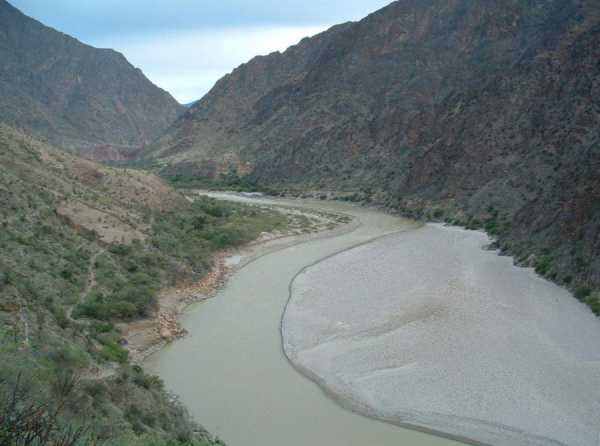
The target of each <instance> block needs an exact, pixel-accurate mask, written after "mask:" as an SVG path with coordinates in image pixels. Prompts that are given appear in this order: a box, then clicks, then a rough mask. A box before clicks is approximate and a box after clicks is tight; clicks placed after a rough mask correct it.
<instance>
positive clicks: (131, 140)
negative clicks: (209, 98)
mask: <svg viewBox="0 0 600 446" xmlns="http://www.w3.org/2000/svg"><path fill="white" fill-rule="evenodd" d="M183 109H184V108H183V106H181V105H179V104H178V103H177V101H175V99H173V98H172V97H171V96H170V95H169V94H168V93H167V92H165V91H163V90H161V89H160V88H158V87H156V86H155V85H153V84H152V83H151V82H150V81H149V80H148V79H147V78H146V77H145V76H144V74H143V73H142V72H141V71H140V70H139V69H136V68H135V67H133V66H132V65H131V64H130V63H129V62H128V61H127V60H126V59H125V57H123V55H121V54H119V53H117V52H115V51H112V50H107V49H96V48H93V47H90V46H88V45H84V44H82V43H81V42H79V41H77V40H75V39H73V38H72V37H69V36H67V35H65V34H62V33H60V32H58V31H55V30H53V29H51V28H47V27H45V26H44V25H42V24H41V23H39V22H37V21H35V20H33V19H31V18H29V17H27V16H25V15H23V14H22V13H21V12H20V11H18V10H17V9H15V8H14V7H12V6H11V5H10V4H9V3H8V2H6V1H5V0H0V121H1V122H4V123H6V124H9V125H11V126H13V127H17V128H20V129H22V130H24V131H26V132H27V133H30V134H32V135H34V136H36V137H38V138H42V139H45V140H47V141H49V142H51V143H53V144H54V145H56V146H60V147H62V148H66V149H69V150H71V151H74V152H78V153H80V154H85V155H86V156H89V157H92V158H97V159H120V158H123V157H127V156H130V155H131V152H132V151H135V150H137V149H139V148H140V147H141V146H143V145H145V144H148V143H149V142H151V141H152V140H153V139H155V138H156V137H157V136H158V135H159V134H160V133H161V132H163V131H164V130H165V129H166V128H167V127H168V126H169V125H170V124H171V123H172V122H173V121H174V120H175V118H176V117H177V115H178V114H179V113H181V112H182V111H183Z"/></svg>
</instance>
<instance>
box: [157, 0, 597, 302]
mask: <svg viewBox="0 0 600 446" xmlns="http://www.w3.org/2000/svg"><path fill="white" fill-rule="evenodd" d="M599 60H600V4H599V3H598V2H596V1H590V0H529V1H524V0H509V1H504V2H488V1H486V2H473V1H471V0H451V1H447V0H399V1H396V2H393V3H392V4H390V5H389V6H388V7H386V8H384V9H382V10H380V11H377V12H375V13H374V14H372V15H370V16H368V17H367V18H365V19H364V20H362V21H360V22H357V23H347V24H344V25H340V26H337V27H334V28H332V29H331V30H329V31H327V32H325V33H323V34H320V35H318V36H316V37H314V38H311V39H305V40H303V41H302V42H300V43H299V44H298V45H296V46H295V47H292V48H290V49H289V50H287V51H286V52H285V53H274V54H271V55H269V56H266V57H258V58H255V59H253V60H252V61H250V62H249V63H247V64H245V65H242V66H241V67H239V68H237V69H236V70H235V71H234V72H233V73H231V74H230V75H228V76H226V77H224V78H223V79H221V80H220V81H219V82H218V83H217V84H216V86H215V87H214V88H213V89H212V91H211V92H210V93H209V94H208V95H206V96H205V97H204V98H203V99H202V100H201V101H199V102H197V103H196V104H195V105H194V106H193V107H192V108H191V110H190V111H189V112H187V113H186V114H185V115H183V116H182V117H181V118H180V119H179V120H178V121H177V122H176V123H175V125H173V126H172V127H171V128H170V130H169V131H168V132H167V133H166V135H164V136H163V137H162V138H161V139H160V141H159V142H158V143H157V144H156V145H154V146H153V149H152V150H151V151H150V152H147V156H148V157H150V158H154V159H158V160H161V161H162V162H163V163H164V164H165V165H169V166H170V167H169V169H168V171H169V172H171V173H173V172H177V169H178V168H182V169H183V172H185V173H190V172H191V173H194V172H196V173H199V174H206V173H214V172H218V169H214V168H213V169H211V168H210V167H211V166H213V165H215V164H216V165H222V164H223V163H225V164H226V165H227V164H229V165H231V167H232V168H240V167H241V169H238V170H239V171H240V174H244V173H245V172H246V171H247V170H248V168H249V167H251V169H252V171H253V173H252V174H251V175H252V176H253V177H254V178H255V179H257V180H258V181H259V183H262V184H263V185H268V186H278V187H280V188H283V189H285V188H296V189H300V190H307V189H317V190H334V191H350V192H356V193H357V195H356V198H357V199H360V198H366V199H369V200H373V201H377V202H379V203H382V204H384V205H386V206H389V207H392V208H396V209H403V210H404V211H406V212H410V213H412V215H416V216H420V215H430V216H432V217H433V216H435V218H437V219H444V218H448V219H449V220H453V221H454V220H456V221H459V222H461V223H465V224H470V225H471V226H474V227H477V226H483V225H485V226H486V227H487V229H488V230H489V231H490V232H492V233H493V234H495V235H497V236H498V237H499V238H500V243H501V245H502V247H503V248H505V249H507V250H510V251H511V252H513V253H515V254H517V255H518V256H519V257H521V258H522V260H525V259H528V258H529V260H530V262H531V264H533V265H536V266H537V267H538V270H539V271H540V272H541V273H543V274H546V275H547V276H549V277H551V278H553V279H555V280H557V281H559V282H563V283H567V284H573V286H577V287H580V288H582V290H583V291H585V287H600V238H599V236H598V234H599V232H600V231H599V228H600V175H599V173H598V172H600V102H599V101H600V64H599V63H598V61H599ZM194 166H195V168H194ZM531 254H534V256H531ZM584 294H585V293H584ZM598 310H599V311H600V307H599V308H598Z"/></svg>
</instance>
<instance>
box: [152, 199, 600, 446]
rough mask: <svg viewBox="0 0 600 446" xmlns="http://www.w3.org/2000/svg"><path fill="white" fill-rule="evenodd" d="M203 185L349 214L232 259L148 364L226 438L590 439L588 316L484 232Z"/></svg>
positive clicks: (595, 366)
mask: <svg viewBox="0 0 600 446" xmlns="http://www.w3.org/2000/svg"><path fill="white" fill-rule="evenodd" d="M215 196H216V197H218V198H226V199H235V200H242V201H251V202H257V203H261V204H265V203H267V204H269V203H270V204H273V203H275V204H277V205H294V206H299V207H302V206H304V207H309V208H312V209H321V210H324V211H328V212H339V213H345V214H349V215H352V216H353V217H354V219H355V220H354V221H355V223H354V225H352V226H349V227H347V229H346V231H338V232H335V233H330V234H324V235H323V236H322V237H321V238H319V239H316V240H304V241H302V242H301V243H298V244H296V245H294V246H288V247H285V244H283V245H281V244H280V246H277V243H275V244H274V245H273V246H270V247H269V245H268V244H267V245H265V246H264V247H263V248H264V251H263V253H262V254H263V255H262V256H260V255H257V254H260V249H259V252H258V253H257V251H256V250H254V251H253V252H249V251H248V252H242V253H240V256H236V257H235V259H234V260H235V261H242V264H243V262H244V260H245V259H246V260H248V259H250V258H252V259H253V260H252V261H251V262H250V263H248V264H247V265H245V266H243V267H241V268H239V270H238V271H237V272H235V273H234V274H233V275H232V277H231V278H230V280H229V281H228V283H227V285H226V287H225V288H224V289H223V290H221V291H220V292H219V293H218V295H217V296H216V297H215V298H214V299H212V300H209V301H207V302H204V303H201V304H198V305H195V306H193V307H191V308H190V309H189V311H188V312H187V313H186V314H185V315H184V317H183V319H182V322H183V324H184V326H185V328H186V329H187V330H188V331H189V332H190V335H189V336H188V337H187V338H185V339H183V340H181V341H179V342H177V343H175V344H173V345H171V346H169V347H167V348H166V349H164V350H163V351H161V352H159V353H158V354H156V355H154V356H153V357H151V358H150V359H149V360H148V361H147V364H146V366H147V368H148V369H149V370H150V371H152V372H154V373H156V374H158V375H159V376H161V377H162V378H163V379H164V381H165V383H166V385H167V387H168V388H169V389H171V390H172V391H173V392H174V393H176V394H178V395H179V396H180V398H181V400H182V402H183V403H184V404H185V405H186V406H187V407H188V408H189V409H190V411H191V412H192V414H193V415H194V416H195V417H196V418H197V419H198V420H199V421H201V422H202V423H203V425H204V427H206V428H207V429H208V430H209V431H210V432H212V433H214V434H216V435H218V436H219V437H220V438H222V439H223V440H224V441H225V442H226V443H227V444H228V445H230V446H247V445H252V446H254V445H256V446H258V445H261V446H264V445H267V446H280V445H286V446H295V445H298V446H300V445H302V446H304V445H307V444H317V445H328V446H338V445H339V446H354V445H356V446H358V445H361V446H363V445H366V444H368V445H374V446H437V445H458V444H461V443H458V442H457V441H455V440H462V441H463V443H464V442H466V441H468V440H467V438H471V439H474V440H477V441H479V442H480V444H494V445H499V446H517V445H518V446H541V445H543V446H546V445H555V446H558V445H563V446H564V445H569V446H588V445H589V446H597V445H598V444H600V442H599V441H598V440H600V435H599V434H598V429H597V426H598V424H597V421H598V414H599V413H600V344H598V342H597V340H598V339H600V322H599V321H598V319H597V318H595V317H594V316H593V314H592V313H591V312H590V311H589V309H587V308H586V307H585V306H583V305H582V304H580V303H579V302H577V301H576V300H575V299H573V298H572V296H570V295H569V293H568V292H567V291H566V290H564V289H562V288H560V287H558V286H556V285H554V284H551V283H549V282H547V281H545V280H543V279H541V278H539V277H537V276H536V275H535V274H534V272H533V271H532V270H528V269H522V268H517V267H515V266H513V263H512V260H511V259H510V258H507V257H499V256H497V255H496V253H494V252H490V251H486V250H484V249H483V248H484V246H485V245H486V244H487V243H489V239H488V238H487V236H486V235H485V234H483V233H480V232H475V231H464V230H462V229H458V228H445V227H443V226H441V225H426V226H422V225H418V224H416V223H414V222H412V221H409V220H406V219H402V218H398V217H395V216H391V215H387V214H385V213H382V212H378V211H375V210H371V209H366V208H360V207H355V206H351V205H346V204H338V203H329V202H327V203H324V202H306V201H301V200H293V201H283V200H282V201H279V200H278V201H275V202H273V201H271V200H268V199H260V198H252V199H248V198H241V197H237V196H232V195H218V194H215ZM282 334H283V344H282ZM284 351H285V353H284ZM286 353H287V356H286ZM288 357H289V358H290V359H291V362H290V361H289V360H288ZM298 370H301V371H302V372H303V374H300V373H299V372H298ZM305 376H310V377H311V379H312V381H311V380H309V379H307V378H306V377H305ZM315 382H318V383H319V384H320V387H319V386H317V385H316V384H315ZM344 407H345V408H348V409H352V410H354V411H355V412H353V411H351V410H347V409H345V408H344ZM359 413H361V414H365V415H369V416H370V417H365V416H363V415H360V414H359ZM376 418H377V419H384V420H387V421H389V422H390V424H388V423H384V422H381V421H378V420H377V419H376ZM407 426H409V427H411V428H412V429H408V428H407ZM415 426H420V427H421V428H424V429H425V430H426V431H427V432H428V433H424V432H419V431H417V430H415V429H414V427H415ZM431 432H443V433H445V434H441V433H440V434H437V435H432V434H431ZM444 435H446V436H445V437H444ZM450 437H452V438H454V439H455V440H452V439H450Z"/></svg>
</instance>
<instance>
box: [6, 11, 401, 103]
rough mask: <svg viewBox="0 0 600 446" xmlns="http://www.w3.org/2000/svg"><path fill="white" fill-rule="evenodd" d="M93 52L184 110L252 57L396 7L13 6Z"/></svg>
mask: <svg viewBox="0 0 600 446" xmlns="http://www.w3.org/2000/svg"><path fill="white" fill-rule="evenodd" d="M9 1H10V2H11V3H12V4H13V5H14V6H16V7H17V8H19V9H20V10H21V11H23V12H24V13H25V14H27V15H29V16H31V17H34V18H36V19H38V20H40V21H41V22H43V23H45V24H46V25H48V26H52V27H53V28H56V29H58V30H60V31H63V32H65V33H67V34H70V35H72V36H74V37H77V38H78V39H79V40H81V41H83V42H85V43H88V44H90V45H94V46H98V47H102V48H114V49H116V50H118V51H121V52H122V53H124V54H125V56H126V57H127V58H128V59H129V60H130V61H131V62H132V63H133V64H134V65H135V66H137V67H139V68H141V69H142V70H143V71H144V73H145V74H146V76H148V77H149V78H150V79H151V80H152V81H153V82H154V83H156V84H157V85H159V86H160V87H162V88H164V89H165V90H168V91H169V92H170V93H171V94H172V95H173V96H175V98H176V99H177V100H179V101H180V102H182V103H187V102H191V101H193V100H196V99H199V98H200V97H202V96H203V95H204V94H205V93H206V92H207V91H208V90H209V89H210V88H211V87H212V86H213V85H214V83H215V82H216V81H217V80H218V79H219V78H221V77H222V76H223V75H225V74H227V73H229V72H230V71H231V70H233V69H234V68H235V67H237V66H238V65H240V64H241V63H243V62H246V61H248V60H249V59H250V58H252V57H253V56H256V55H259V54H268V53H270V52H272V51H283V50H285V49H286V48H287V47H289V46H290V45H293V44H295V43H297V42H298V41H300V39H302V38H303V37H306V36H310V35H313V34H316V33H318V32H321V31H324V30H325V29H327V28H329V27H330V26H332V25H335V24H337V23H342V22H345V21H348V20H358V19H360V18H362V17H364V16H366V15H367V14H369V13H370V12H373V11H375V10H377V9H379V8H381V7H383V6H385V5H386V4H388V3H390V2H391V0H9Z"/></svg>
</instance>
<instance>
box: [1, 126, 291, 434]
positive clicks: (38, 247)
mask: <svg viewBox="0 0 600 446" xmlns="http://www.w3.org/2000/svg"><path fill="white" fill-rule="evenodd" d="M34 155H35V156H34ZM88 177H89V178H92V179H93V181H91V180H90V181H88V180H86V178H88ZM99 178H100V179H105V181H99V180H98V179H99ZM64 203H77V205H76V206H73V208H74V209H75V208H76V209H79V210H80V211H79V214H77V213H74V214H73V215H65V214H61V213H60V212H58V209H59V208H60V207H61V206H62V205H63V204H64ZM88 209H93V210H94V213H93V214H90V215H93V218H91V219H89V218H88V219H86V218H87V217H85V215H84V214H85V213H86V212H88ZM116 221H118V223H115V224H117V225H119V227H120V229H121V230H122V231H125V232H123V234H124V235H125V236H124V240H122V241H121V240H120V239H117V238H116V237H112V236H111V234H110V232H107V231H110V230H111V225H112V224H113V223H114V222H116ZM286 224H287V219H286V217H285V216H283V215H281V214H279V213H277V212H274V211H271V210H268V209H261V208H254V207H246V206H242V205H236V204H224V203H219V202H217V201H215V200H211V199H208V198H201V199H198V200H197V201H196V202H195V203H193V204H190V203H188V202H187V201H186V200H185V199H183V198H182V197H180V196H179V195H177V194H175V193H174V192H173V191H172V189H171V188H169V187H167V186H165V185H164V183H162V182H161V181H160V180H158V179H153V177H150V176H149V175H148V174H144V173H141V172H129V171H126V170H122V169H111V168H107V167H102V166H97V165H94V164H92V163H89V162H87V161H79V160H77V159H75V158H72V157H69V156H68V155H66V154H60V153H58V152H54V151H53V150H52V149H50V148H48V147H46V146H43V145H41V144H39V143H37V142H35V141H32V140H29V139H27V138H26V137H23V136H21V135H18V134H17V133H15V132H13V131H12V130H8V129H6V128H4V127H1V126H0V225H1V230H0V250H1V251H2V256H1V258H0V361H2V363H3V367H2V368H0V392H1V393H2V395H4V396H6V395H12V394H13V393H14V394H17V395H18V397H19V401H18V403H16V404H12V405H11V404H6V401H9V400H10V398H8V399H6V398H2V403H0V405H1V407H0V440H1V441H0V444H11V445H13V444H14V445H17V444H32V445H33V444H35V445H36V446H38V445H39V446H41V445H52V446H63V445H64V446H67V445H73V446H75V445H77V446H79V445H84V444H86V445H88V444H106V445H110V446H113V445H114V446H116V445H119V446H120V445H139V446H141V445H144V446H145V445H156V446H163V445H164V446H167V445H169V446H175V445H188V446H200V445H210V444H218V443H217V442H216V440H213V439H211V437H210V436H209V435H207V434H205V433H193V432H195V431H199V428H198V427H197V426H195V425H194V423H193V422H192V421H190V419H189V417H188V415H187V413H186V412H185V410H184V409H183V407H182V406H181V405H180V404H178V403H177V401H176V400H174V399H173V397H172V396H170V395H168V394H167V393H166V391H165V390H164V388H163V386H162V383H161V382H160V380H158V379H157V378H155V377H151V376H148V375H146V374H145V373H144V372H143V371H142V370H141V369H139V368H136V367H132V366H131V365H130V363H129V359H128V351H127V349H126V348H125V346H124V345H123V340H122V335H121V333H120V331H119V329H118V328H116V326H115V324H113V322H117V321H119V322H120V321H129V320H133V319H137V318H143V317H146V316H147V315H149V314H152V312H153V311H154V309H155V306H156V297H157V293H158V291H159V289H160V288H161V287H163V286H166V285H173V284H176V283H179V282H187V281H191V280H195V279H199V278H201V277H202V276H203V275H204V274H206V273H207V272H208V270H209V268H210V266H211V264H212V256H213V254H214V253H215V252H216V251H217V250H219V249H222V248H225V247H229V246H237V245H239V244H242V243H244V242H246V241H249V240H252V239H253V238H256V237H257V236H258V235H259V234H260V233H261V232H262V231H268V230H271V229H274V228H280V229H283V228H284V227H285V225H286ZM96 230H97V231H98V232H96ZM102 231H105V232H104V234H105V235H107V237H101V236H99V234H101V233H102ZM126 231H129V232H126ZM128 234H134V235H135V236H129V235H128ZM108 236H111V237H108ZM107 240H112V241H111V242H107ZM71 310H72V311H71ZM6 364H9V365H10V367H8V366H4V365H6ZM95 371H100V376H98V377H96V376H95V373H96V372H95ZM103 373H104V375H103ZM56 392H58V393H61V394H62V395H63V399H62V400H60V399H57V396H56V395H57V393H56ZM56 402H60V404H59V406H60V407H58V406H57V405H56V404H55V403H56ZM2 404H3V405H2ZM15 411H16V412H15ZM19 411H20V412H19ZM44 411H45V413H52V414H53V415H52V416H51V417H50V418H48V417H47V418H44V419H43V420H42V421H44V422H46V421H47V423H46V424H43V423H42V424H39V425H33V424H28V423H25V422H24V424H23V426H24V425H25V424H27V426H30V425H31V426H33V427H31V429H35V430H36V432H28V431H27V429H29V427H23V426H21V427H19V426H20V425H19V426H15V425H14V423H13V424H11V422H10V421H7V420H13V419H15V418H14V416H18V417H21V418H19V419H23V420H25V421H27V420H28V419H30V417H31V415H32V414H39V413H42V412H44ZM49 411H52V412H49ZM15 414H16V415H15ZM54 414H55V415H54ZM23 435H25V436H30V437H31V438H36V439H37V440H35V441H37V443H35V442H34V443H23V442H21V443H19V442H18V441H17V440H15V439H16V438H17V437H18V436H23ZM42 436H43V438H42ZM19 438H20V437H19Z"/></svg>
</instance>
